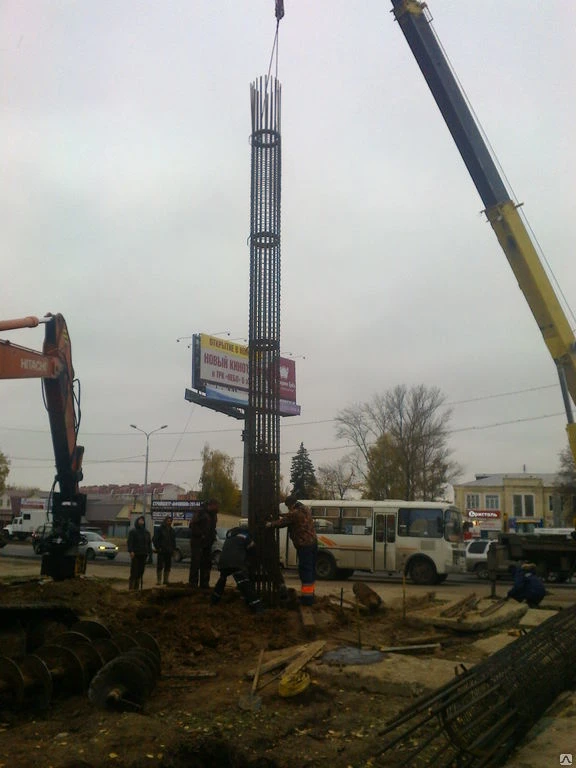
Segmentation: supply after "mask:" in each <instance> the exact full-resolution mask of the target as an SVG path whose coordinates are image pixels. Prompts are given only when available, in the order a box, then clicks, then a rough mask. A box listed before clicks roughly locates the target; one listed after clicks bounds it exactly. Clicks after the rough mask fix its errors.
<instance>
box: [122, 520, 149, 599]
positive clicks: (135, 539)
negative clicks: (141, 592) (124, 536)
mask: <svg viewBox="0 0 576 768" xmlns="http://www.w3.org/2000/svg"><path fill="white" fill-rule="evenodd" d="M127 549H128V552H129V554H130V582H129V586H128V589H139V588H140V586H141V585H142V578H143V576H144V570H145V568H146V561H147V560H148V556H149V555H151V554H152V540H151V538H150V534H149V533H148V531H147V530H146V521H145V520H144V515H140V517H138V518H136V522H135V523H134V528H131V529H130V531H129V533H128V546H127Z"/></svg>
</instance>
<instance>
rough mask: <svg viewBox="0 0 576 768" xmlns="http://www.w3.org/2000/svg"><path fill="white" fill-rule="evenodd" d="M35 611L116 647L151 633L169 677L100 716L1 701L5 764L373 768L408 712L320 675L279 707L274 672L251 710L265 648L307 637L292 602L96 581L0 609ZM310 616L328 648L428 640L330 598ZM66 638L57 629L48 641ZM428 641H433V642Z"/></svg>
mask: <svg viewBox="0 0 576 768" xmlns="http://www.w3.org/2000/svg"><path fill="white" fill-rule="evenodd" d="M430 600H433V596H430V597H429V598H428V601H430ZM420 601H422V598H420ZM31 603H43V604H46V605H48V604H50V605H62V606H66V607H67V608H70V609H72V610H74V611H75V612H76V613H77V615H78V617H79V618H81V619H84V620H87V619H89V620H91V621H98V622H100V623H102V624H104V625H105V626H106V627H107V628H108V629H109V631H110V632H111V634H112V637H114V636H115V635H117V634H123V635H130V634H133V633H138V632H146V633H149V634H150V635H152V636H153V637H154V638H155V640H156V641H157V643H158V645H159V647H160V650H161V655H162V675H161V677H160V679H159V680H158V682H157V685H156V688H155V690H154V691H153V693H152V695H151V696H150V698H149V699H148V700H147V701H146V702H145V705H144V708H143V709H142V710H141V711H139V712H131V713H128V712H124V713H118V712H110V711H101V710H95V709H94V708H92V707H91V705H90V704H89V702H88V699H87V697H86V696H85V695H84V696H80V695H73V696H59V697H56V698H54V699H53V701H52V703H51V705H50V707H49V708H48V709H46V710H43V711H15V710H13V708H12V707H11V706H8V705H7V704H6V698H5V699H4V709H0V731H1V732H2V735H1V739H0V768H2V766H3V765H17V766H22V767H24V766H29V765H30V766H36V767H37V766H39V765H42V766H52V768H72V766H85V768H87V767H89V766H91V767H92V768H100V766H117V767H118V768H142V767H143V766H161V767H162V768H184V766H187V767H189V766H193V767H198V768H200V767H203V766H206V767H208V766H218V767H220V766H222V767H223V768H225V767H226V766H235V767H236V768H239V767H242V766H251V767H252V768H256V767H257V766H258V767H262V768H263V767H264V766H270V767H271V768H272V767H273V766H275V767H277V768H284V766H286V767H288V766H290V768H299V767H302V768H303V767H304V766H316V765H317V766H323V765H327V764H330V765H331V766H333V768H339V767H340V766H349V765H353V766H364V765H366V766H368V765H370V764H371V763H370V761H371V759H372V758H373V756H374V754H375V753H376V752H377V749H378V745H379V741H380V740H379V737H378V732H379V731H380V730H381V729H382V728H383V726H384V723H385V721H386V720H388V719H389V718H390V717H392V716H393V715H395V714H396V713H397V712H398V711H400V710H401V709H402V708H404V707H405V706H406V705H407V703H409V701H408V700H407V699H406V698H404V697H402V696H398V697H394V696H389V695H388V696H385V695H379V694H375V693H366V692H365V691H363V690H361V689H358V687H357V686H356V687H355V688H354V689H350V690H346V689H344V688H338V687H335V686H334V685H331V684H329V683H327V682H326V681H323V679H319V680H314V679H313V680H312V684H311V685H310V686H309V687H308V689H307V690H306V691H305V692H304V693H302V694H300V695H299V696H295V697H294V698H282V697H281V696H279V694H278V684H277V680H276V681H275V680H273V673H271V674H269V675H267V676H265V677H264V678H263V680H262V682H263V683H268V684H267V685H266V686H265V687H264V688H263V689H261V690H260V691H259V693H258V695H259V696H260V697H261V699H262V706H261V708H260V709H259V711H245V710H242V709H241V708H240V707H239V706H238V702H239V699H240V697H241V696H242V695H245V694H247V693H249V691H250V682H249V680H248V679H247V678H246V672H247V671H248V670H250V669H253V668H254V667H255V665H256V660H257V658H258V654H259V651H260V649H261V648H265V649H266V651H275V650H276V651H277V650H281V649H286V648H290V647H292V646H297V645H301V644H303V643H307V642H309V641H310V640H311V637H310V631H309V629H308V630H306V629H305V628H304V627H303V624H302V621H301V617H300V614H299V611H298V609H297V605H296V603H295V602H294V601H293V602H290V601H289V602H288V603H287V604H286V605H283V606H282V607H279V608H274V609H269V610H267V611H265V612H264V613H263V614H261V615H252V614H250V613H249V612H248V610H247V608H246V606H245V604H244V602H243V601H242V600H241V599H240V597H239V595H238V593H237V592H236V591H235V590H232V589H230V590H227V592H226V594H225V596H224V599H223V600H222V602H221V604H220V605H218V606H211V605H210V601H209V594H208V593H206V592H201V591H193V590H190V589H189V588H187V587H186V586H184V585H181V586H178V585H175V586H173V587H168V588H158V589H150V590H144V591H142V592H129V591H127V590H125V589H124V590H122V591H120V590H119V589H117V588H115V586H114V584H113V582H109V581H107V580H102V579H97V578H83V579H78V580H74V581H67V582H60V583H56V582H52V581H49V580H46V581H43V580H41V579H36V580H32V581H29V582H26V583H21V584H12V585H4V586H3V587H2V588H1V589H0V606H1V605H17V604H31ZM408 607H410V606H408ZM314 618H315V624H316V630H315V632H314V636H313V638H312V639H325V640H326V650H328V649H330V648H336V647H341V646H342V645H354V644H358V643H359V642H360V643H361V644H362V646H363V647H366V648H370V647H371V648H377V647H385V646H395V645H400V644H409V643H411V642H414V641H417V640H419V639H422V638H421V637H418V636H417V634H415V630H414V629H413V628H411V627H410V626H409V624H408V623H406V622H403V620H402V613H401V610H399V609H394V608H391V609H387V610H381V611H379V612H378V613H376V614H363V613H360V612H358V611H353V610H346V609H345V608H344V607H341V606H339V605H337V604H334V602H333V601H332V600H331V599H329V598H320V599H319V600H318V602H317V604H316V605H315V606H314ZM66 628H67V627H65V626H62V625H59V624H58V623H55V622H51V623H47V624H46V625H45V626H44V627H43V630H44V632H43V638H42V639H43V641H44V642H50V641H51V639H53V638H54V637H56V636H57V635H58V633H59V632H62V631H64V630H65V629H66ZM428 636H429V637H428V639H432V640H433V639H434V637H433V633H432V632H429V633H428ZM16 655H17V654H14V656H16Z"/></svg>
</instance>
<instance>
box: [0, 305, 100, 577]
mask: <svg viewBox="0 0 576 768" xmlns="http://www.w3.org/2000/svg"><path fill="white" fill-rule="evenodd" d="M39 324H44V325H45V336H44V345H43V349H42V352H37V351H36V350H33V349H27V348H26V347H20V346H18V345H16V344H12V343H11V342H9V341H0V379H25V378H41V379H42V385H43V388H44V399H45V404H46V410H47V411H48V418H49V421H50V432H51V434H52V445H53V449H54V458H55V463H56V477H55V480H54V485H58V486H59V491H58V492H53V494H52V521H53V526H52V534H51V535H50V537H49V541H48V542H47V547H46V548H47V554H46V555H44V557H43V559H42V573H43V574H46V575H48V576H53V577H54V578H55V579H65V578H70V577H72V576H74V575H75V573H77V572H79V571H82V569H83V567H84V566H85V564H82V563H81V562H80V563H79V561H78V558H77V554H76V547H77V545H78V543H79V542H80V525H81V519H82V516H83V514H84V512H85V509H86V497H85V495H84V494H82V493H80V491H79V482H80V480H81V479H82V458H83V455H84V448H82V446H79V445H78V444H77V435H78V427H79V409H78V407H77V405H78V404H77V399H76V393H75V391H74V368H73V366H72V349H71V345H70V337H69V335H68V328H67V326H66V321H65V320H64V318H63V316H62V315H59V314H57V315H51V314H49V315H46V316H45V317H43V318H41V319H38V318H37V317H32V316H30V317H24V318H20V319H17V320H3V321H0V330H4V331H6V330H16V329H19V328H35V327H36V326H38V325H39Z"/></svg>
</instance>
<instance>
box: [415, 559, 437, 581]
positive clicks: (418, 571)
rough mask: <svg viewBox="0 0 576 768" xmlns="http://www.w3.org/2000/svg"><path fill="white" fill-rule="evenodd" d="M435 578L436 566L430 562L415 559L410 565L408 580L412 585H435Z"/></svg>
mask: <svg viewBox="0 0 576 768" xmlns="http://www.w3.org/2000/svg"><path fill="white" fill-rule="evenodd" d="M437 576H438V574H437V573H436V566H435V565H434V563H433V562H432V561H431V560H427V559H426V558H424V557H416V558H415V559H414V560H412V562H411V563H410V578H411V579H412V581H413V582H414V584H435V583H436V578H437Z"/></svg>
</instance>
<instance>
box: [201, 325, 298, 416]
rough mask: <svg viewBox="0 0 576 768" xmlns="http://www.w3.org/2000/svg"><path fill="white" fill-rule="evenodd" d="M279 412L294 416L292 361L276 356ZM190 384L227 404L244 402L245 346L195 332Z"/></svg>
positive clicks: (246, 400)
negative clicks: (277, 363) (277, 360)
mask: <svg viewBox="0 0 576 768" xmlns="http://www.w3.org/2000/svg"><path fill="white" fill-rule="evenodd" d="M278 374H279V386H280V390H279V396H280V414H281V415H282V416H297V415H299V414H300V406H299V405H296V362H295V360H293V359H291V358H287V357H280V359H279V372H278ZM192 386H193V387H194V389H197V390H199V391H201V392H205V393H206V396H207V397H210V398H212V399H215V400H219V401H221V402H226V403H230V404H231V405H240V406H246V405H248V346H247V345H245V344H237V343H235V342H233V341H227V340H226V339H220V338H218V337H217V336H209V335H208V334H206V333H200V334H195V335H194V336H193V339H192Z"/></svg>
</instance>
